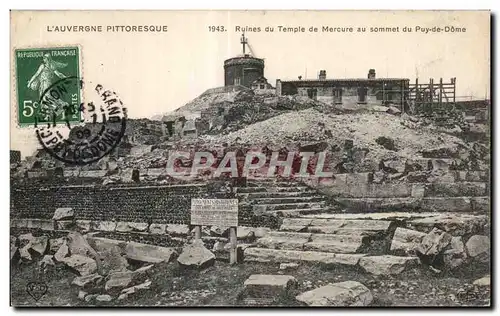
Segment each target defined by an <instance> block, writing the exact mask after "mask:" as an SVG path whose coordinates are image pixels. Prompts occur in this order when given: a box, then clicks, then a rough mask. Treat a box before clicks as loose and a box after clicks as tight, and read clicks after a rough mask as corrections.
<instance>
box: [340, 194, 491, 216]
mask: <svg viewBox="0 0 500 316" xmlns="http://www.w3.org/2000/svg"><path fill="white" fill-rule="evenodd" d="M335 202H336V203H337V204H338V205H339V207H340V208H342V209H344V210H345V211H347V212H353V213H354V212H365V213H368V212H370V213H372V212H381V211H386V212H394V211H399V210H405V211H410V210H411V211H415V212H487V211H489V197H470V196H467V197H426V198H336V199H335Z"/></svg>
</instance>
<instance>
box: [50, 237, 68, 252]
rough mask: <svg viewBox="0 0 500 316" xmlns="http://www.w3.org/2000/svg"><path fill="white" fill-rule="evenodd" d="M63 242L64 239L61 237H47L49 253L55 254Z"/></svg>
mask: <svg viewBox="0 0 500 316" xmlns="http://www.w3.org/2000/svg"><path fill="white" fill-rule="evenodd" d="M64 243H65V241H64V238H62V237H61V238H53V239H49V253H51V254H55V253H56V252H57V251H58V250H59V248H61V246H62V245H63V244H64Z"/></svg>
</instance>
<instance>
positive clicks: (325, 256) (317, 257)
mask: <svg viewBox="0 0 500 316" xmlns="http://www.w3.org/2000/svg"><path fill="white" fill-rule="evenodd" d="M363 256H364V255H363V254H334V253H328V252H318V251H297V250H277V249H265V248H246V249H245V251H244V260H245V261H247V262H284V261H287V262H290V261H295V262H300V261H306V262H320V263H325V264H342V265H351V266H355V265H357V264H358V262H359V260H360V258H362V257H363Z"/></svg>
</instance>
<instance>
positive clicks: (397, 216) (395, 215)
mask: <svg viewBox="0 0 500 316" xmlns="http://www.w3.org/2000/svg"><path fill="white" fill-rule="evenodd" d="M441 214H443V213H441ZM444 214H448V215H460V214H461V213H452V212H447V213H444ZM438 215H439V214H436V213H435V212H422V213H415V212H378V213H321V214H306V215H301V216H300V217H299V218H295V219H296V220H299V219H303V220H305V221H304V222H301V223H305V222H307V221H308V220H311V219H337V220H353V219H371V220H410V219H416V218H427V217H433V216H438Z"/></svg>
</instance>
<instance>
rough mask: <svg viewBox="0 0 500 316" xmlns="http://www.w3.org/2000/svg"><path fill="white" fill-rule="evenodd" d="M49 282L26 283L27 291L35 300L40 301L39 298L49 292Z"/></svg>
mask: <svg viewBox="0 0 500 316" xmlns="http://www.w3.org/2000/svg"><path fill="white" fill-rule="evenodd" d="M47 289H48V287H47V284H46V283H45V282H40V281H36V282H29V283H28V284H26V292H28V294H29V295H30V296H31V297H32V298H34V299H35V301H38V300H39V299H41V298H42V296H44V295H45V293H47Z"/></svg>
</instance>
